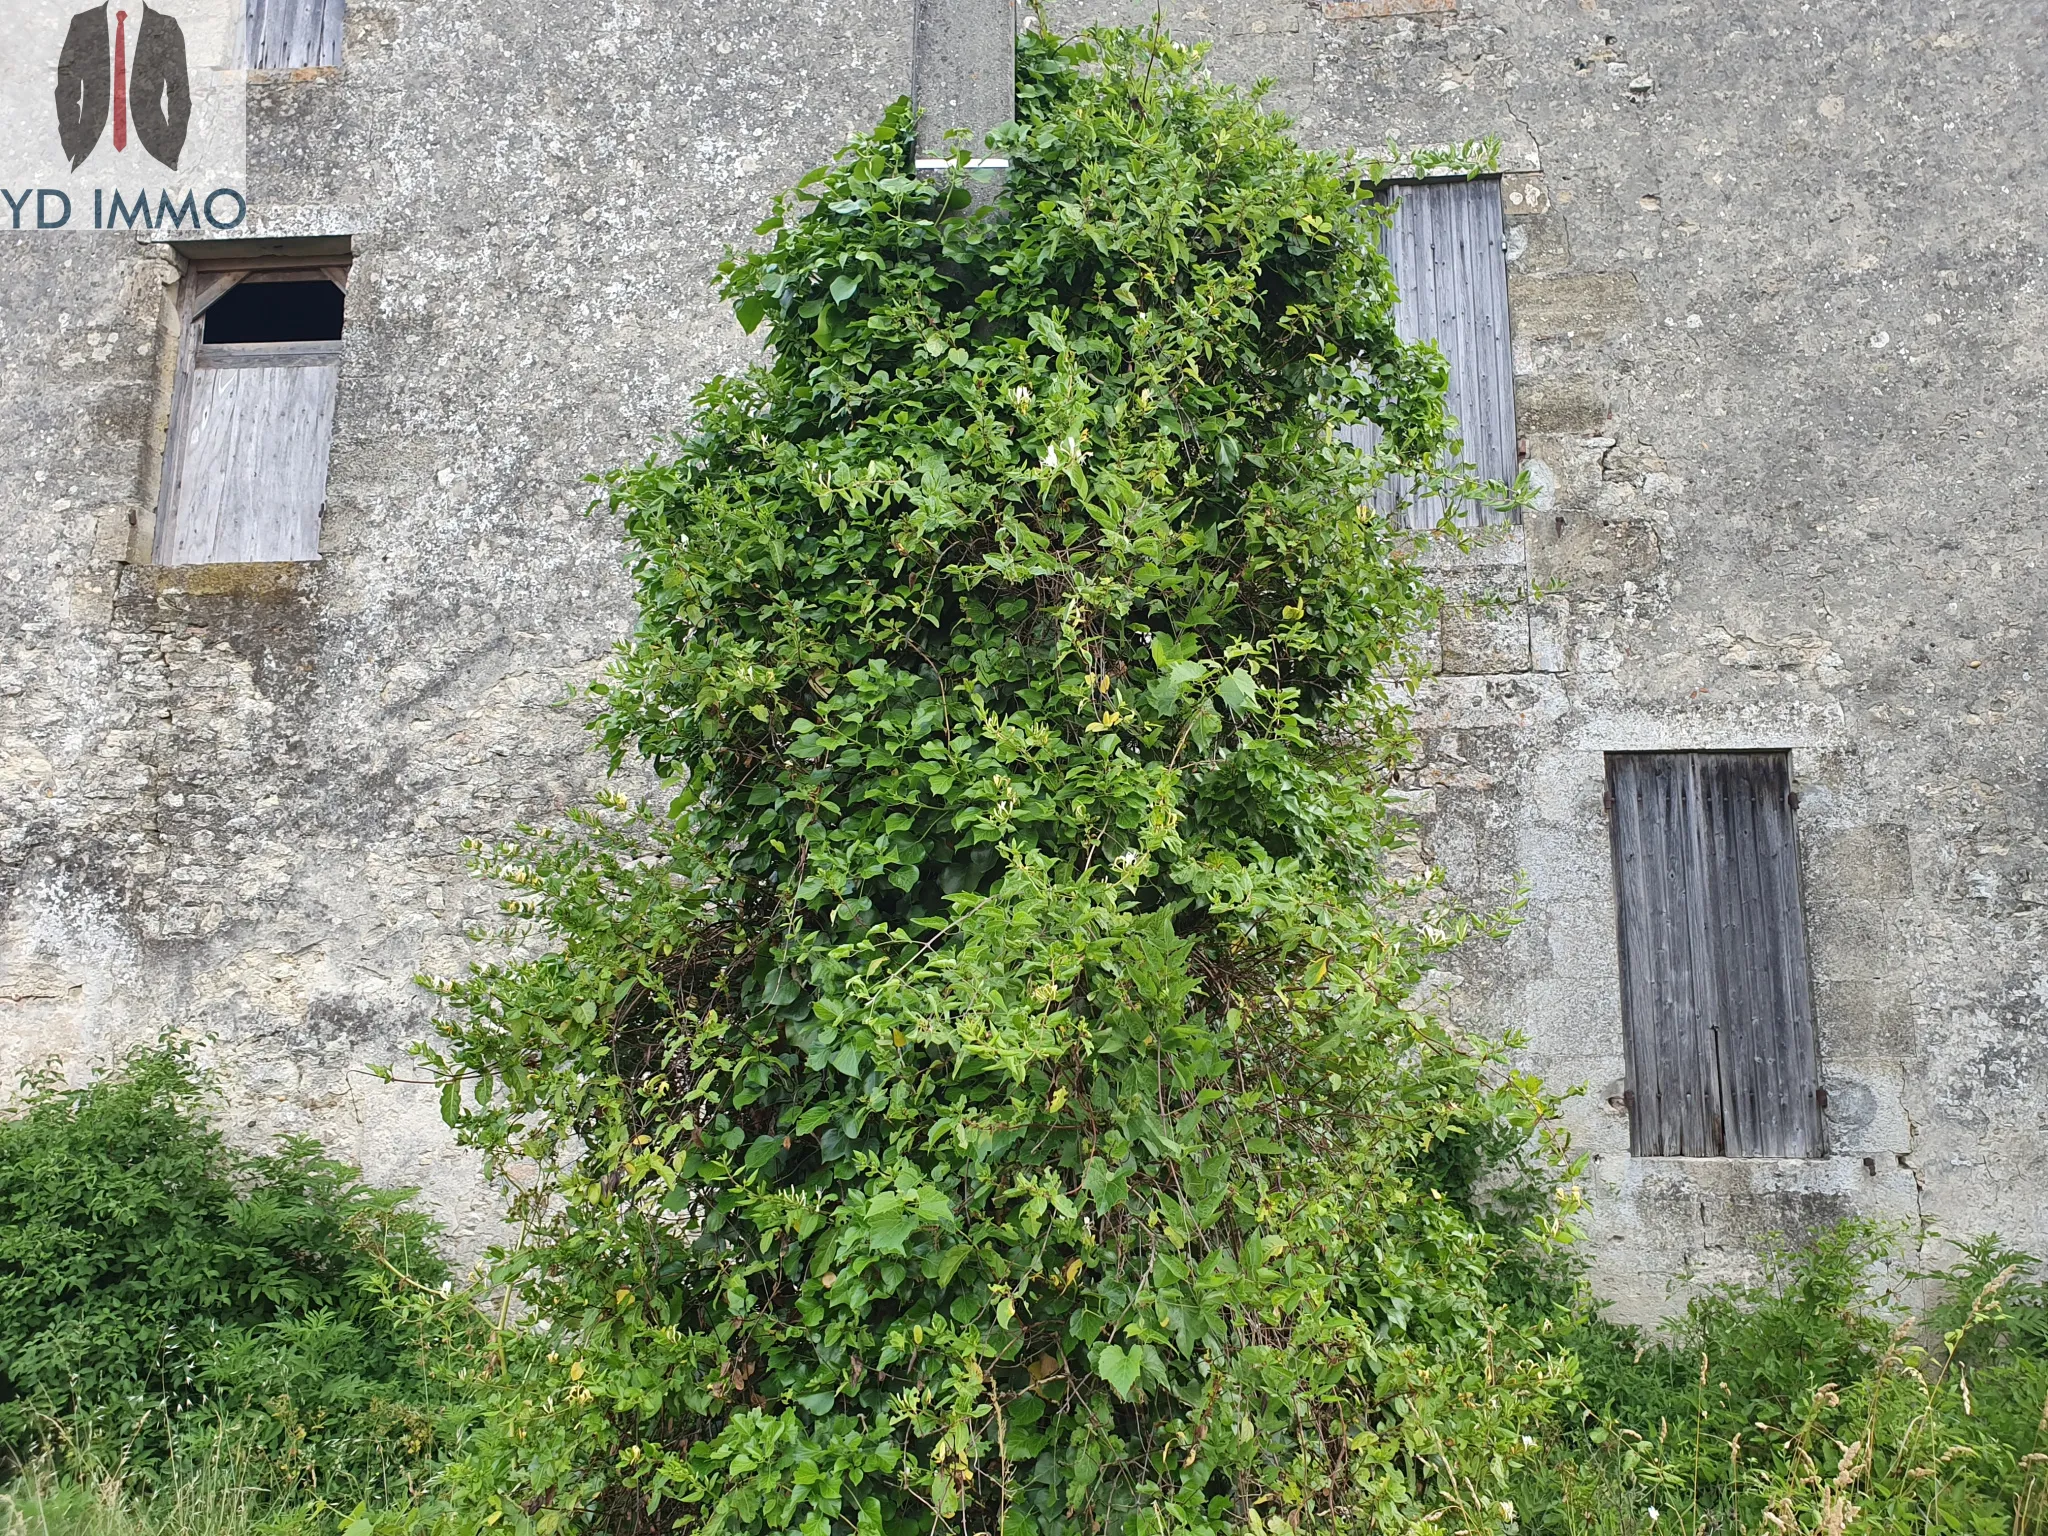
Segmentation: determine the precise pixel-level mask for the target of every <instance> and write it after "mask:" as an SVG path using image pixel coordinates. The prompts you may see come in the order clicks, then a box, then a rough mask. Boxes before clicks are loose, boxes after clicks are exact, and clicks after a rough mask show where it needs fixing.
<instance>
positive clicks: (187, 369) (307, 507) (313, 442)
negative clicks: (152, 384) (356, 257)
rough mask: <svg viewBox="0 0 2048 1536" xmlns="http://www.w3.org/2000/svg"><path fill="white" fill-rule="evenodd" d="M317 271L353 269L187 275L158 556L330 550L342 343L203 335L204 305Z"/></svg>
mask: <svg viewBox="0 0 2048 1536" xmlns="http://www.w3.org/2000/svg"><path fill="white" fill-rule="evenodd" d="M273 265H274V264H273ZM314 277H317V278H320V279H322V280H325V281H329V282H333V283H334V284H335V286H337V287H345V286H346V283H347V278H348V272H347V268H346V266H345V265H332V266H329V265H323V266H320V267H315V268H310V269H305V270H300V271H293V270H265V271H253V272H252V271H250V270H247V269H245V268H222V269H199V270H195V271H194V272H193V273H192V275H191V276H190V277H189V278H188V279H187V280H186V292H185V300H184V306H183V315H184V325H183V331H182V335H181V340H180V349H179V358H178V371H177V382H176V385H175V388H174V391H173V395H172V403H171V422H170V431H169V433H168V435H167V438H166V441H165V445H164V464H163V475H162V480H161V488H160V490H159V493H158V500H157V520H156V538H155V543H154V548H153V551H152V558H153V559H154V560H155V562H156V563H157V564H159V565H218V564H228V563H232V562H238V561H258V560H317V559H319V558H320V511H321V507H322V505H323V504H324V503H325V501H326V499H327V463H328V454H329V448H330V446H331V443H332V438H333V431H334V402H335V394H336V389H337V386H338V384H339V381H340V376H341V353H342V343H341V342H340V341H339V340H331V341H257V342H236V343H223V344H214V345H207V344H206V343H205V340H204V337H205V326H206V321H205V314H206V311H207V310H208V309H209V308H210V307H211V306H212V305H213V304H215V303H216V302H218V301H219V300H220V299H222V298H223V296H225V295H226V294H227V293H228V292H229V291H230V290H232V289H233V288H235V287H236V286H237V285H238V284H240V283H242V282H245V281H250V282H262V281H265V280H266V279H278V278H282V279H293V278H314Z"/></svg>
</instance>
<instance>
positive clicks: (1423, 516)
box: [1357, 177, 1519, 527]
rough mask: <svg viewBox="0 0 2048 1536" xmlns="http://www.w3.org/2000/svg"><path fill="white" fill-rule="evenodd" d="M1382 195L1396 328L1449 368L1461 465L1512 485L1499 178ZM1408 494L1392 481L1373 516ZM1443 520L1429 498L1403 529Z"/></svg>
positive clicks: (1479, 516)
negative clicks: (1389, 205) (1387, 200)
mask: <svg viewBox="0 0 2048 1536" xmlns="http://www.w3.org/2000/svg"><path fill="white" fill-rule="evenodd" d="M1389 195H1390V196H1391V198H1392V200H1393V204H1394V206H1393V212H1392V215H1391V217H1390V219H1389V222H1388V225H1387V228H1386V230H1385V232H1384V234H1383V236H1382V243H1381V249H1382V250H1383V251H1384V252H1385V253H1386V256H1387V259H1388V260H1389V261H1390V262H1391V263H1392V264H1393V268H1394V276H1395V279H1396V281H1397V283H1398V285H1399V290H1400V297H1399V300H1398V302H1397V303H1396V305H1395V309H1394V326H1395V329H1396V330H1397V331H1398V332H1399V333H1400V335H1401V339H1402V340H1404V341H1433V342H1435V343H1436V344H1437V347H1438V348H1439V349H1440V350H1441V351H1442V352H1443V354H1444V361H1445V363H1446V364H1447V365H1448V366H1449V370H1450V383H1449V388H1448V390H1447V391H1446V395H1445V401H1444V408H1445V412H1446V413H1447V414H1448V415H1449V416H1450V417H1451V418H1452V420H1453V422H1454V423H1455V426H1454V428H1453V430H1454V432H1455V433H1456V435H1457V436H1459V437H1460V438H1462V439H1463V444H1464V446H1463V450H1462V454H1461V457H1462V461H1463V462H1465V463H1468V464H1470V465H1472V466H1473V467H1474V468H1476V469H1477V470H1478V471H1479V473H1480V474H1481V475H1483V476H1485V477H1486V478H1487V479H1489V480H1498V481H1501V482H1503V483H1506V482H1510V481H1512V480H1513V479H1514V478H1515V474H1516V471H1517V469H1518V468H1519V456H1518V455H1517V452H1516V436H1515V380H1514V352H1513V348H1512V347H1511V345H1510V342H1509V336H1508V268H1507V236H1506V233H1505V231H1504V229H1503V227H1502V224H1501V207H1500V181H1499V179H1498V178H1495V177H1483V178H1480V179H1477V180H1465V179H1462V178H1459V179H1447V180H1441V181H1423V182H1409V183H1400V184H1397V185H1395V186H1394V187H1392V188H1391V189H1390V193H1389ZM1374 437H1375V434H1374V432H1373V431H1372V429H1370V428H1367V429H1362V430H1361V431H1360V432H1359V434H1358V438H1357V440H1358V441H1359V443H1360V444H1361V446H1363V447H1366V448H1370V447H1371V446H1372V445H1373V441H1374ZM1407 494H1409V487H1408V486H1407V485H1406V484H1404V483H1401V482H1399V481H1390V482H1389V483H1388V484H1387V485H1386V486H1384V487H1383V488H1382V489H1381V491H1380V495H1379V506H1380V510H1381V511H1383V512H1386V513H1389V514H1391V513H1392V512H1393V511H1394V509H1395V508H1396V507H1397V506H1398V505H1399V503H1400V501H1401V499H1402V498H1403V497H1404V496H1406V495H1407ZM1443 513H1444V505H1443V502H1442V500H1441V499H1440V498H1434V497H1432V498H1429V499H1427V500H1423V501H1418V502H1417V503H1416V504H1415V505H1414V506H1413V507H1411V508H1410V509H1409V512H1408V522H1409V525H1410V526H1411V527H1429V526H1432V525H1433V524H1435V523H1436V522H1437V521H1439V520H1440V519H1441V518H1442V516H1443ZM1497 519H1498V514H1497V513H1494V512H1492V511H1491V510H1490V509H1485V508H1481V507H1477V506H1471V505H1468V506H1466V507H1464V508H1463V509H1461V511H1460V513H1459V518H1458V520H1459V521H1460V522H1461V523H1464V524H1466V525H1468V526H1472V525H1476V524H1478V523H1480V522H1485V521H1494V520H1497Z"/></svg>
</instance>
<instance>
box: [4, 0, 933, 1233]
mask: <svg viewBox="0 0 2048 1536" xmlns="http://www.w3.org/2000/svg"><path fill="white" fill-rule="evenodd" d="M902 8H903V7H902V6H901V5H898V4H892V3H887V0H854V3H846V0H834V3H832V4H829V5H828V4H823V3H805V0H799V3H796V4H790V3H786V0H785V3H779V4H768V3H766V0H721V3H718V4H699V5H690V6H668V5H633V4H613V3H609V0H607V3H601V4H600V3H589V0H562V3H556V4H550V5H546V6H523V5H491V6H478V5H473V4H464V3H460V0H458V3H456V4H452V5H447V4H437V5H432V6H428V5H424V4H412V3H404V4H391V5H376V4H369V3H361V0H358V3H352V4H351V5H350V7H349V26H348V34H347V39H346V49H345V55H344V63H343V67H342V68H341V70H340V71H339V72H338V73H330V74H321V73H313V74H311V75H308V76H306V77H303V78H276V79H270V80H266V81H264V82H262V83H259V84H257V85H255V86H254V87H253V88H252V92H251V106H250V117H251V142H250V185H251V202H252V204H253V206H254V208H255V210H256V212H257V214H258V218H257V221H256V223H255V227H254V228H253V230H252V231H251V232H252V233H256V234H323V235H324V234H343V233H346V234H350V235H352V236H353V237H354V240H355V248H356V251H357V253H358V254H357V258H356V261H355V266H354V272H353V275H352V279H351V283H350V289H349V296H348V318H347V337H346V357H345V361H344V364H343V368H342V382H341V390H340V404H339V410H338V417H337V422H336V435H335V442H334V452H333V461H332V475H331V480H330V489H329V498H328V504H327V510H326V516H325V519H324V522H323V525H322V531H321V554H322V559H321V561H320V562H319V563H318V564H314V565H306V566H286V567H276V566H267V567H195V568H189V569H184V570H157V569H152V568H150V567H149V566H147V565H142V564H126V563H123V562H124V559H125V557H126V556H128V555H129V553H130V552H131V543H133V542H136V541H137V540H138V538H139V535H138V534H137V533H136V532H134V531H132V530H131V518H135V519H136V521H137V522H139V523H143V524H145V525H146V519H147V508H146V506H145V505H144V498H145V496H146V495H147V487H148V486H149V485H151V484H153V479H152V475H151V465H150V463H149V460H150V458H151V457H152V440H153V439H152V429H153V426H154V424H155V423H154V418H155V417H156V415H157V414H158V413H159V412H160V410H161V408H162V406H163V403H164V396H163V393H162V389H161V387H160V378H159V373H160V370H159V361H160V357H161V355H162V349H161V347H160V345H159V331H160V327H161V324H162V319H161V311H162V307H163V295H164V293H165V292H166V288H165V282H166V281H167V280H169V279H171V278H173V277H174V275H175V274H174V271H173V269H172V267H171V266H170V264H169V262H168V260H167V258H166V257H165V256H164V255H162V254H161V253H158V252H155V251H152V250H149V249H147V248H144V247H141V246H138V244H137V242H136V241H135V240H134V239H133V238H131V237H130V236H128V235H126V234H125V233H124V234H122V235H112V234H104V235H99V234H66V235H59V236H30V235H4V236H0V347H4V353H5V357H6V359H7V363H6V368H5V372H4V375H0V423H4V426H5V430H4V431H0V527H4V528H5V529H6V534H5V537H4V541H0V547H4V555H0V637H4V638H0V647H4V651H0V656H4V660H0V827H4V831H0V1010H4V1011H0V1079H4V1080H5V1081H7V1082H9V1083H11V1081H12V1079H13V1077H14V1075H15V1073H16V1072H17V1071H18V1070H19V1069H20V1068H22V1067H23V1066H25V1065H27V1064H29V1063H31V1062H35V1061H40V1060H43V1059H45V1058H47V1057H49V1056H51V1055H53V1054H54V1055H57V1056H59V1057H61V1058H62V1059H64V1060H65V1062H66V1063H67V1064H68V1066H69V1067H70V1068H71V1069H72V1070H74V1071H81V1070H82V1069H83V1068H84V1066H85V1065H86V1064H87V1063H88V1062H91V1061H95V1060H103V1059H105V1058H106V1056H107V1055H108V1054H109V1053H110V1052H112V1051H113V1050H115V1049H116V1048H118V1047H119V1046H120V1045H121V1044H123V1043H126V1042H130V1041H134V1040H137V1039H144V1038H149V1037H152V1036H154V1035H155V1034H156V1033H157V1032H158V1031H160V1030H163V1029H166V1028H175V1029H178V1030H182V1031H185V1032H188V1033H191V1034H195V1035H205V1036H210V1037H212V1038H213V1039H214V1040H215V1041H216V1042H217V1044H216V1045H215V1046H214V1047H213V1054H214V1055H215V1056H216V1057H217V1059H218V1060H219V1061H220V1062H221V1064H222V1065H223V1066H224V1067H225V1068H226V1077H227V1083H228V1086H229V1089H230V1102H229V1109H230V1111H231V1115H232V1118H233V1120H234V1122H235V1124H236V1126H237V1128H238V1132H239V1133H240V1134H242V1135H244V1136H247V1137H248V1138H250V1139H252V1140H262V1139H264V1138H266V1137H267V1136H268V1135H269V1134H271V1133H273V1132H277V1131H281V1130H300V1129H304V1130H312V1131H316V1132H318V1133H319V1134H320V1135H322V1136H323V1137H325V1138H326V1139H327V1140H328V1142H329V1144H330V1145H331V1146H333V1147H334V1148H335V1150H336V1151H337V1152H338V1153H339V1154H340V1155H343V1156H346V1157H350V1158H353V1159H356V1160H359V1161H361V1162H362V1163H363V1164H364V1165H365V1166H366V1167H367V1168H368V1170H369V1171H370V1173H371V1174H372V1176H374V1177H376V1178H379V1179H385V1180H398V1181H405V1182H415V1183H420V1184H422V1185H424V1186H425V1187H426V1188H427V1190H428V1191H429V1193H430V1195H431V1196H432V1197H433V1199H434V1200H435V1202H436V1203H437V1204H438V1205H439V1206H440V1208H441V1209H442V1210H443V1211H444V1212H446V1213H447V1214H448V1216H449V1217H450V1218H451V1220H452V1221H453V1222H454V1223H455V1225H456V1228H457V1231H458V1234H460V1235H463V1236H464V1237H465V1238H467V1239H468V1240H470V1241H471V1242H473V1241H474V1240H475V1238H476V1237H477V1236H479V1235H480V1234H482V1233H484V1232H486V1231H488V1230H489V1228H490V1214H489V1213H490V1211H491V1209H492V1206H491V1204H490V1202H489V1200H488V1199H487V1197H484V1196H483V1194H482V1191H481V1190H480V1189H479V1187H478V1182H477V1178H476V1173H475V1169H474V1167H473V1164H472V1162H471V1161H470V1160H469V1159H468V1158H467V1157H466V1156H464V1155H463V1154H460V1153H459V1152H457V1151H456V1150H455V1149H454V1148H453V1147H452V1146H451V1145H450V1144H449V1140H448V1137H447V1135H446V1132H445V1130H444V1128H443V1127H442V1126H441V1124H440V1120H439V1117H438V1114H437V1113H436V1110H435V1107H434V1104H433V1101H432V1096H431V1095H430V1094H429V1093H428V1091H427V1090H425V1089H423V1088H418V1087H412V1088H407V1087H404V1086H398V1087H387V1086H384V1085H382V1084H380V1083H378V1082H376V1081H375V1080H374V1079H372V1078H370V1077H369V1076H367V1075H366V1074H365V1073H364V1071H363V1068H364V1067H365V1066H366V1065H368V1064H370V1063H376V1062H394V1061H401V1060H402V1055H401V1053H402V1050H403V1046H404V1043H405V1042H406V1041H407V1040H408V1039H409V1038H413V1037H415V1036H416V1035H417V1034H418V1032H419V1031H420V1029H421V1027H422V1024H423V1021H424V1019H425V1018H426V1016H427V1011H428V1009H427V1001H426V999H425V997H424V996H423V994H422V993H421V992H420V991H419V990H418V989H417V988H416V987H415V986H414V985H413V983H412V977H413V976H414V974H415V973H416V972H418V971H420V970H422V969H427V970H439V971H447V970H450V969H454V968H458V967H460V966H462V965H464V964H466V963H467V960H468V958H469V956H470V955H471V954H472V953H473V951H472V950H471V949H470V947H469V946H468V944H467V943H466V942H465V940H464V938H463V931H464V929H465V927H466V926H468V925H471V924H474V923H478V922H486V923H487V922H489V921H491V920H492V919H493V917H494V915H495V898H494V895H493V893H492V892H491V891H490V890H489V889H487V888H485V887H482V886H480V885H479V884H478V883H477V882H475V881H473V880H472V879H471V878H470V877H469V875H468V873H467V861H466V859H465V856H464V853H463V843H464V840H465V839H468V838H490V837H494V836H498V835H502V834H504V833H505V832H507V831H508V830H509V829H510V828H511V827H512V826H513V825H514V824H515V823H516V822H518V821H520V820H522V819H528V820H531V819H544V818H547V817H550V816H552V815H554V814H556V813H558V812H559V811H561V810H562V809H563V808H564V807H565V806H569V805H572V804H575V803H577V802H579V801H582V800H585V799H587V797H588V796H589V794H590V792H591V791H592V790H593V788H595V787H596V786H597V785H598V783H599V782H600V781H601V779H602V768H603V765H602V763H601V761H600V759H599V758H598V757H597V756H596V755H594V754H593V752H592V751H591V749H590V746H589V744H588V738H587V736H586V734H585V732H584V731H583V730H582V729H581V719H582V718H583V717H582V714H581V712H580V711H579V709H578V708H577V707H576V706H574V705H571V706H569V707H568V708H566V709H557V708H555V707H553V706H554V705H555V704H556V703H557V702H559V701H560V700H561V698H562V696H563V694H564V692H565V689H566V688H567V687H568V686H570V685H572V684H575V683H578V682H581V681H583V680H585V679H587V678H589V677H590V676H591V675H592V674H593V673H594V672H595V671H596V670H597V668H599V667H600V666H601V664H602V662H603V658H604V657H605V655H606V653H607V651H608V649H609V648H610V646H611V645H612V644H613V643H614V642H615V641H616V640H617V639H618V638H619V636H620V635H621V634H622V633H623V632H624V630H625V627H626V625H627V624H628V622H629V619H630V614H631V602H630V595H629V590H628V585H627V582H626V580H625V577H624V574H623V571H622V569H621V564H620V558H619V547H618V539H617V533H616V529H615V528H614V527H613V526H612V524H611V523H610V522H609V521H608V520H607V519H606V518H604V517H602V516H600V517H595V518H591V517H586V516H585V515H584V507H585V504H586V503H587V501H588V499H589V495H590V487H589V486H587V485H586V484H584V482H583V477H584V476H585V475H586V474H589V473H591V472H593V471H596V470H601V469H604V468H606V467H608V466H611V465H616V464H621V463H626V462H629V461H631V460H632V459H635V458H637V457H639V456H640V455H642V454H644V453H645V452H647V451H648V450H649V449H650V448H651V447H653V446H654V445H655V444H656V442H657V441H658V439H659V438H660V436H661V435H662V434H663V433H664V432H667V431H669V430H671V429H673V428H675V427H676V426H678V425H680V424H681V423H682V421H683V419H684V416H685V411H686V407H687V403H688V400H689V397H690V395H691V393H692V392H693V390H694V389H695V388H696V386H697V385H699V384H700V383H701V382H702V381H703V380H704V379H705V378H706V377H707V376H709V375H710V374H711V373H713V372H715V371H717V370H718V369H721V368H725V367H730V366H732V365H734V364H735V363H738V362H741V361H742V360H743V359H744V358H745V356H746V355H747V353H748V352H749V350H750V347H749V344H748V343H747V342H746V340H745V338H744V337H743V336H742V334H741V333H740V331H739V328H738V327H737V325H735V324H734V323H733V321H732V318H731V315H730V313H729V312H728V311H727V310H726V309H725V308H724V307H723V306H721V305H719V304H718V303H716V302H715V300H714V298H713V296H712V294H711V292H710V288H709V283H710V280H711V278H712V276H713V274H714V271H715V268H716V266H717V263H718V261H719V260H720V258H721V256H722V254H723V250H724V247H725V245H726V244H727V243H728V242H735V241H743V240H745V239H747V238H748V237H749V233H750V231H751V229H752V226H753V225H754V224H755V223H756V222H758V220H759V219H760V217H761V209H762V208H763V206H764V204H765V203H766V201H767V199H768V198H769V196H770V195H771V194H772V193H773V192H774V191H776V190H778V189H780V188H782V187H785V186H787V185H788V184H789V183H790V182H791V181H792V180H793V179H794V177H795V175H797V174H798V173H800V172H801V170H802V169H804V168H805V167H808V166H810V165H812V164H815V163H817V162H818V161H820V160H821V159H824V158H826V157H828V156H829V155H830V154H831V152H832V151H833V150H834V149H835V148H836V147H837V146H838V145H839V144H840V143H842V142H844V139H845V136H846V134H847V133H848V132H849V131H850V130H851V129H853V128H855V127H856V126H857V125H860V124H862V123H866V122H869V121H872V120H873V118H874V117H875V116H876V115H877V114H878V113H879V112H880V111H881V109H882V107H883V106H884V105H885V104H886V103H887V102H888V101H889V100H890V99H892V98H893V97H894V96H896V95H897V94H899V93H900V92H901V91H902V89H903V78H904V75H905V72H906V68H907V65H906V60H907V58H908V48H909V42H908V30H907V21H906V19H905V18H904V17H902V16H901V15H899V14H898V13H899V11H901V10H902ZM156 440H157V441H160V438H159V439H156ZM143 547H144V548H145V549H146V542H145V543H144V545H143Z"/></svg>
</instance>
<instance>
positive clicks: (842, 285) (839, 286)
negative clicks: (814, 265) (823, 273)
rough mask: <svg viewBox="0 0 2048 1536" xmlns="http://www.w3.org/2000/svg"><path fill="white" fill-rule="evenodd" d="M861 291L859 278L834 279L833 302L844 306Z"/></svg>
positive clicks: (844, 277) (843, 277)
mask: <svg viewBox="0 0 2048 1536" xmlns="http://www.w3.org/2000/svg"><path fill="white" fill-rule="evenodd" d="M859 289H860V279H859V278H857V277H853V276H850V275H849V276H842V277H835V278H833V279H832V302H833V303H834V304H844V303H845V302H846V301H847V300H848V299H850V298H852V297H853V296H854V294H855V293H856V292H858V291H859Z"/></svg>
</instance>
